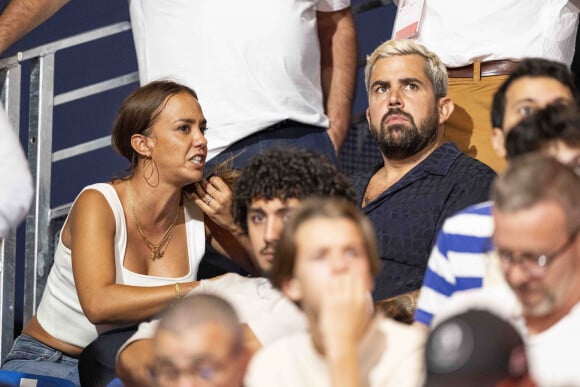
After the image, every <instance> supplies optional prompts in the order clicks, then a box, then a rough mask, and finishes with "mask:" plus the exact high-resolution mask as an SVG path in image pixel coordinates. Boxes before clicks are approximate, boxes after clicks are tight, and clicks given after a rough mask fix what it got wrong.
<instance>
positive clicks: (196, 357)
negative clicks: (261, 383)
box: [150, 294, 250, 387]
mask: <svg viewBox="0 0 580 387" xmlns="http://www.w3.org/2000/svg"><path fill="white" fill-rule="evenodd" d="M249 358H250V356H249V352H248V351H247V349H246V348H245V347H244V340H243V330H242V327H241V325H240V321H239V319H238V317H237V315H236V312H235V311H234V309H233V308H232V306H231V305H230V304H229V303H228V302H226V301H225V300H223V299H222V298H219V297H217V296H214V295H210V294H197V295H193V296H191V297H187V298H185V299H183V300H181V301H180V302H179V303H178V304H176V305H175V307H173V308H171V309H169V310H168V311H167V312H166V314H165V315H164V316H163V318H162V319H161V321H160V323H159V327H158V328H157V331H156V332H155V336H154V337H153V363H152V365H151V369H150V371H151V376H152V379H153V380H154V382H155V385H156V386H158V387H164V386H206V385H207V386H213V387H241V386H242V380H243V377H244V373H245V370H246V366H247V364H248V360H249Z"/></svg>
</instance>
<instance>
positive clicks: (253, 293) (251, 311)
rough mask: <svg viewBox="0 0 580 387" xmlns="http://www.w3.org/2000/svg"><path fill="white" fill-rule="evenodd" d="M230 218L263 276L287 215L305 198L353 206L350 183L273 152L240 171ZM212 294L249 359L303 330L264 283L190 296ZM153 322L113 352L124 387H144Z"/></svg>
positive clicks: (210, 288)
mask: <svg viewBox="0 0 580 387" xmlns="http://www.w3.org/2000/svg"><path fill="white" fill-rule="evenodd" d="M233 191H234V192H235V195H234V201H233V203H232V214H233V216H234V220H235V221H236V223H237V224H238V225H240V227H241V228H242V230H243V231H244V232H245V233H247V234H248V236H249V239H250V242H251V244H252V250H253V251H254V261H255V263H256V265H257V266H258V267H259V268H260V269H261V270H262V271H263V272H264V273H268V272H269V271H270V268H271V266H272V259H273V257H274V247H275V245H276V243H277V241H278V238H279V236H280V233H281V231H282V227H283V226H284V224H285V222H286V220H287V219H288V216H289V212H290V211H291V210H293V209H294V208H296V207H297V206H299V204H300V203H301V201H302V200H303V199H305V198H309V197H338V198H341V199H346V200H348V201H350V202H352V203H354V202H355V200H356V199H355V193H354V189H353V188H352V186H351V184H350V182H349V181H348V180H347V179H346V178H345V177H344V176H342V175H341V174H339V172H338V171H337V169H336V167H335V166H334V165H333V164H332V163H331V162H330V161H328V160H327V159H326V158H325V157H324V156H321V155H319V154H317V153H314V152H310V151H306V150H300V149H274V150H271V151H268V152H265V153H263V154H261V155H257V156H255V157H254V158H253V159H252V160H250V162H249V164H248V165H247V166H246V167H245V168H244V169H243V170H242V174H241V175H240V177H239V178H238V180H237V182H236V184H235V187H234V190H233ZM199 293H202V294H203V293H206V294H216V295H219V296H221V297H223V298H224V299H226V300H227V301H229V302H230V303H231V304H232V305H233V306H234V308H235V309H236V311H237V313H238V315H239V318H240V321H241V322H242V323H243V324H245V325H246V326H247V329H246V330H245V345H246V347H247V349H248V350H249V351H250V353H253V352H254V351H256V350H257V349H258V348H259V347H261V346H263V345H267V344H269V343H271V342H273V341H274V340H276V339H277V338H279V337H281V336H284V335H288V334H292V333H296V332H299V331H301V330H305V329H306V328H307V323H306V320H305V318H304V316H303V315H302V313H301V312H300V311H299V310H298V308H297V307H296V305H294V303H292V302H291V301H290V300H288V299H287V298H286V297H284V296H283V295H282V294H281V293H280V292H279V291H278V290H276V289H274V288H273V287H272V285H271V284H270V282H269V281H268V279H266V278H247V277H243V276H240V275H238V274H234V273H229V274H226V275H223V276H220V277H216V278H214V279H210V280H203V281H200V282H199V285H198V286H197V287H196V288H195V289H193V290H192V291H191V294H199ZM157 324H158V320H156V321H153V322H150V323H143V324H141V325H140V327H139V330H138V331H137V333H136V334H135V335H134V336H133V337H131V339H129V341H128V342H127V343H125V344H124V346H123V347H122V348H121V349H120V350H119V354H118V362H117V372H118V375H119V376H120V377H121V378H122V380H123V382H125V384H127V385H135V386H143V385H148V383H149V382H150V381H149V380H148V378H149V373H148V368H147V367H148V365H149V364H150V363H151V361H152V343H151V337H152V336H153V334H154V332H155V329H156V326H157Z"/></svg>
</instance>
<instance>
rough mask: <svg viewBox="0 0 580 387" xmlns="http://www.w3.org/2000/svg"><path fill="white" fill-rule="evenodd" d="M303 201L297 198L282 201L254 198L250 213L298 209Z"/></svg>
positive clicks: (249, 207)
mask: <svg viewBox="0 0 580 387" xmlns="http://www.w3.org/2000/svg"><path fill="white" fill-rule="evenodd" d="M301 202H302V200H300V199H297V198H287V199H285V200H282V199H281V198H273V199H265V198H254V199H252V201H251V202H250V205H249V206H248V211H257V210H261V211H264V212H269V211H274V212H275V211H277V210H280V209H284V208H296V207H298V206H299V205H300V203H301Z"/></svg>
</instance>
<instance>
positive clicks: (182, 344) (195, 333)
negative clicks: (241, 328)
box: [155, 323, 234, 360]
mask: <svg viewBox="0 0 580 387" xmlns="http://www.w3.org/2000/svg"><path fill="white" fill-rule="evenodd" d="M155 343H156V345H157V347H158V352H161V353H163V352H167V353H168V354H170V353H174V354H177V355H178V356H179V357H183V358H188V359H190V360H191V359H194V360H204V359H216V358H217V357H219V356H221V355H226V354H229V352H230V349H231V348H232V347H233V343H234V335H233V332H231V331H230V330H229V329H228V328H227V327H225V326H223V325H222V324H219V323H206V324H202V325H198V326H193V327H190V328H188V329H186V330H184V331H183V332H181V333H180V334H176V333H175V332H172V331H170V330H160V331H159V332H158V333H157V335H156V340H155Z"/></svg>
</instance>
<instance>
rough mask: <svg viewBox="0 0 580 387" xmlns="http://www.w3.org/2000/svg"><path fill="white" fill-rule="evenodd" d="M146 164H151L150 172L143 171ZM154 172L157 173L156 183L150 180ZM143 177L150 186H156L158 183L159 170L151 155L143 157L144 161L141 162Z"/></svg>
mask: <svg viewBox="0 0 580 387" xmlns="http://www.w3.org/2000/svg"><path fill="white" fill-rule="evenodd" d="M148 164H149V165H151V167H150V168H151V172H150V173H146V172H145V170H146V169H147V165H148ZM154 174H156V175H157V184H152V183H151V180H152V177H153V175H154ZM143 179H145V182H146V183H147V185H148V186H150V187H153V188H156V187H157V186H158V185H159V170H158V169H157V164H155V160H153V158H152V157H151V156H148V157H147V158H146V159H145V163H144V164H143Z"/></svg>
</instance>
